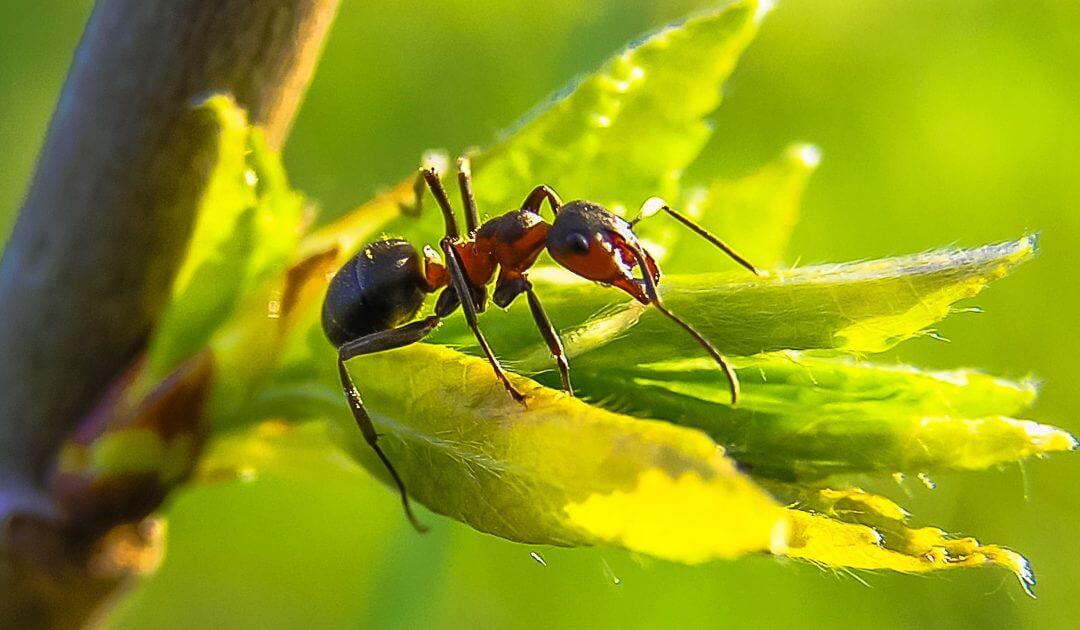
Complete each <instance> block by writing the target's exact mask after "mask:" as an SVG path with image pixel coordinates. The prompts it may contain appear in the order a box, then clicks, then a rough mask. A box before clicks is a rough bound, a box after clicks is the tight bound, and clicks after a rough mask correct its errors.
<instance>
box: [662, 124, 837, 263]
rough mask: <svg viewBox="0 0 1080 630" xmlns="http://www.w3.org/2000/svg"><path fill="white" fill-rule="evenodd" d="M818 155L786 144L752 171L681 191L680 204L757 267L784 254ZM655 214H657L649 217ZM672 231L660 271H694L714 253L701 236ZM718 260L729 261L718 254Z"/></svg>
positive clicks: (808, 148)
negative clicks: (776, 155) (777, 154)
mask: <svg viewBox="0 0 1080 630" xmlns="http://www.w3.org/2000/svg"><path fill="white" fill-rule="evenodd" d="M820 161H821V152H820V150H819V149H818V148H817V147H815V146H813V145H810V144H794V145H791V146H789V147H788V148H786V149H785V150H784V152H783V153H782V154H781V155H780V157H779V158H778V159H776V160H775V161H774V162H772V163H770V164H766V165H765V166H764V167H762V168H761V169H760V170H758V171H757V172H756V173H753V174H751V175H748V176H746V177H743V178H741V179H737V180H733V181H729V180H716V181H714V182H712V183H711V184H709V185H708V186H705V187H700V188H691V189H690V190H688V191H687V192H686V193H685V194H684V195H683V208H682V210H683V211H684V213H685V214H687V215H688V216H690V217H691V218H693V219H694V220H696V221H697V222H698V223H699V224H700V225H701V226H702V227H704V228H705V229H706V230H708V231H709V232H712V233H713V234H715V235H717V236H719V237H720V238H721V239H722V240H723V241H724V242H726V243H727V244H728V245H730V246H732V247H733V248H734V249H735V251H737V252H739V254H741V255H742V256H743V257H744V258H746V259H747V260H749V261H750V262H752V263H753V264H754V265H755V266H757V267H758V268H761V269H771V268H773V267H776V266H777V265H778V264H779V263H780V262H781V261H782V259H783V255H784V250H785V249H786V248H787V244H788V240H789V239H790V238H791V232H792V230H794V228H795V222H796V220H797V219H798V217H799V202H800V201H802V194H803V190H805V188H806V184H807V182H808V181H809V180H810V176H811V175H812V174H813V173H814V170H815V169H816V168H817V165H818V163H819V162H820ZM658 220H662V219H653V221H658ZM651 229H652V228H651V227H650V226H649V224H642V228H641V232H642V234H644V235H645V236H646V238H648V237H649V234H650V230H651ZM677 234H678V239H677V240H676V241H675V243H677V245H678V246H677V247H672V246H669V247H668V249H670V250H671V253H670V255H668V256H666V257H665V258H664V271H667V272H669V273H689V272H697V271H699V270H700V268H701V261H703V260H714V259H716V255H717V252H716V249H715V248H713V246H712V245H710V244H709V243H708V242H707V241H705V240H704V239H701V238H698V237H697V236H695V235H694V234H693V233H691V232H689V231H688V230H681V231H679V232H677ZM650 240H653V239H651V238H650ZM717 266H718V267H720V266H724V267H728V266H731V263H729V262H727V261H724V260H722V259H721V260H717Z"/></svg>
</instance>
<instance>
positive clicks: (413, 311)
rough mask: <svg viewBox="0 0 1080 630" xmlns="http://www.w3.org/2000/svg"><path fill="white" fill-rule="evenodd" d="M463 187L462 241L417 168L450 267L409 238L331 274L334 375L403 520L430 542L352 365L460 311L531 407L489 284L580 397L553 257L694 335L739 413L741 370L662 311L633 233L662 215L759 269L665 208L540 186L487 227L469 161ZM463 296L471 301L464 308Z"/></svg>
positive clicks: (653, 276)
mask: <svg viewBox="0 0 1080 630" xmlns="http://www.w3.org/2000/svg"><path fill="white" fill-rule="evenodd" d="M458 183H459V188H460V189H461V198H462V203H463V205H464V206H465V220H466V228H467V233H466V234H465V235H464V236H463V235H462V234H461V233H460V231H459V230H458V225H457V220H456V218H455V216H454V211H453V208H452V207H451V205H450V201H449V199H448V197H447V195H446V190H445V188H444V187H443V184H442V181H441V180H440V179H439V175H438V173H436V172H435V170H434V169H430V168H428V169H420V172H419V174H418V175H417V180H416V185H415V187H414V189H415V192H416V207H415V211H417V212H418V211H419V209H420V206H421V200H422V199H423V193H424V188H425V186H426V187H427V188H429V189H430V190H431V193H432V196H433V197H434V198H435V200H436V201H437V202H438V204H439V207H440V209H441V210H442V214H443V219H444V221H445V224H446V235H445V237H444V238H443V239H442V240H441V241H440V243H439V245H440V248H441V250H442V260H440V258H439V255H438V254H436V253H435V251H434V250H433V249H431V248H430V247H425V248H424V253H423V255H421V254H420V253H419V252H417V250H416V248H415V247H413V246H412V245H411V244H409V243H408V242H406V241H404V240H401V239H397V238H387V239H382V240H379V241H376V242H374V243H371V244H369V245H367V246H366V247H364V248H363V249H361V250H360V252H359V253H358V254H356V255H355V256H354V257H352V258H351V259H349V261H347V262H346V263H345V265H344V266H343V267H342V268H341V269H340V270H339V271H338V272H337V273H336V274H335V275H334V277H333V278H332V279H331V281H330V285H329V287H328V289H327V293H326V299H325V301H324V302H323V311H322V325H323V330H324V332H325V333H326V336H327V338H328V339H329V340H330V342H331V343H333V344H334V345H335V346H336V347H337V348H338V374H339V376H340V378H341V385H342V388H343V390H344V393H345V396H346V398H347V400H348V402H349V408H350V410H351V411H352V414H353V417H354V418H355V420H356V423H357V425H358V426H359V427H360V431H361V433H362V434H363V436H364V439H365V440H366V441H367V443H368V444H369V445H370V446H371V448H372V449H373V450H374V451H375V453H376V455H378V457H379V459H380V460H381V461H382V462H383V464H384V465H385V466H386V469H387V471H388V472H389V473H390V476H391V478H392V479H393V481H394V483H395V485H396V486H397V489H398V491H399V493H400V494H401V501H402V505H403V506H404V508H405V513H406V516H408V518H409V521H410V522H411V523H412V524H413V526H414V527H416V529H418V530H420V531H424V527H423V526H422V525H420V523H419V522H418V521H417V520H416V518H415V516H414V515H413V513H412V509H411V508H410V506H409V499H408V494H407V492H406V490H405V484H404V482H402V480H401V478H400V477H399V476H398V473H397V471H396V470H395V469H394V466H393V465H392V464H391V463H390V460H389V459H388V458H387V457H386V455H385V454H384V453H383V451H382V449H381V448H379V445H378V434H377V433H376V432H375V427H374V425H373V424H372V421H371V417H370V416H369V415H368V413H367V410H366V409H365V408H364V404H363V400H362V399H361V398H360V393H359V392H358V391H357V389H356V386H355V385H354V384H353V382H352V379H351V377H350V376H349V373H348V371H347V370H346V369H345V362H346V361H348V360H349V359H351V358H353V357H357V356H360V355H364V354H371V353H374V352H381V351H383V350H390V349H392V348H400V347H402V346H406V345H409V344H412V343H416V342H418V341H420V340H422V339H423V338H424V337H426V336H427V335H428V334H430V333H431V332H432V331H433V330H434V329H435V328H436V327H437V326H438V324H439V322H440V321H441V320H442V319H443V318H444V317H447V316H449V315H450V314H452V313H453V312H454V311H456V310H457V309H458V307H461V310H462V312H463V313H464V315H465V320H466V323H468V325H469V328H470V329H471V330H472V332H473V334H474V335H475V337H476V340H477V342H478V343H479V345H480V348H481V349H482V350H483V352H484V354H485V355H486V357H487V359H488V362H489V363H491V366H492V368H493V369H494V371H495V376H496V377H497V378H498V379H499V380H500V381H502V384H503V386H504V387H506V391H507V392H508V393H509V394H510V396H512V397H513V398H514V399H515V400H517V401H519V402H522V403H524V401H525V397H524V396H523V395H522V394H521V393H520V392H518V391H517V389H516V388H515V387H514V386H513V384H512V383H511V382H510V379H509V378H507V376H506V372H505V370H504V369H503V367H502V365H501V364H500V363H499V360H498V359H497V358H496V357H495V354H494V353H493V352H492V350H491V347H490V346H489V345H488V343H487V340H486V339H485V338H484V335H483V333H482V332H481V331H480V328H479V325H478V323H477V315H478V314H479V313H482V312H483V311H484V309H485V307H486V306H487V300H488V295H487V285H489V284H491V283H492V281H494V282H495V288H494V291H493V293H492V296H491V299H492V301H493V302H494V303H495V305H496V306H499V307H500V308H506V307H508V306H509V305H510V304H511V303H512V302H513V301H514V300H515V299H517V297H518V296H520V295H521V294H523V293H524V294H525V296H526V299H527V300H528V303H529V310H530V311H531V312H532V316H533V319H534V320H535V322H536V325H537V328H539V330H540V334H541V336H542V337H543V338H544V341H545V343H546V344H547V346H548V348H549V349H550V351H551V355H552V357H553V358H554V359H555V363H556V365H557V367H558V369H559V375H560V377H561V380H562V389H563V390H564V391H565V392H566V393H568V394H570V395H573V391H572V389H571V385H570V366H569V363H568V362H567V359H566V355H565V352H564V351H563V344H562V341H561V340H560V338H559V334H558V332H557V331H556V329H555V327H554V326H553V325H552V323H551V321H550V320H549V319H548V316H547V314H546V313H545V312H544V309H543V306H542V305H541V304H540V299H539V297H537V295H536V292H535V291H534V290H533V286H532V283H530V282H529V279H528V271H529V269H530V268H532V266H533V265H534V264H535V263H536V260H537V258H539V256H540V254H541V253H543V251H544V250H545V249H546V250H547V251H548V253H549V254H550V255H551V257H552V258H553V259H554V260H555V261H556V262H557V263H559V264H560V265H562V266H563V267H566V268H567V269H569V270H570V271H572V272H573V273H575V274H577V275H579V276H581V277H583V278H586V279H588V280H592V281H595V282H599V283H601V284H604V285H608V286H614V287H617V288H619V289H622V290H623V291H625V292H626V293H628V294H630V295H631V296H632V297H634V298H635V299H636V300H638V301H639V302H641V303H642V304H651V305H652V306H654V307H655V308H656V309H657V310H658V311H660V312H661V313H662V314H663V315H664V316H665V317H667V318H668V319H671V320H672V321H673V322H675V323H676V324H677V325H678V326H679V327H681V328H682V329H683V330H685V331H686V332H687V333H688V334H690V335H691V336H692V337H693V338H694V339H695V340H696V341H697V342H698V343H699V344H700V345H701V346H702V348H703V349H704V350H705V351H706V352H707V353H708V354H709V355H710V356H711V357H712V358H713V359H714V360H715V361H716V363H717V364H718V365H719V366H720V368H721V369H722V370H723V371H724V373H725V375H726V377H727V380H728V384H729V387H730V390H731V402H732V404H735V402H736V399H737V397H738V391H739V387H738V380H737V379H736V377H735V373H734V371H732V369H731V368H730V366H729V365H728V364H727V362H726V361H725V360H724V357H723V356H722V355H721V354H720V352H719V351H717V350H716V348H714V347H713V345H712V344H711V343H710V342H709V341H708V340H707V339H705V338H704V337H703V336H702V335H701V334H700V333H699V332H698V331H697V330H695V329H694V328H693V327H692V326H691V325H690V324H688V323H687V322H685V321H683V320H682V319H680V318H679V317H677V316H676V315H675V314H673V313H672V312H671V311H669V310H668V309H667V308H666V307H665V306H664V304H663V302H662V301H661V300H660V294H659V292H658V291H657V288H656V285H657V284H658V283H659V282H660V269H659V267H658V266H657V264H656V261H655V260H653V258H652V256H650V255H649V253H648V252H647V251H646V250H645V248H644V247H643V246H642V245H641V243H640V242H639V241H638V238H637V235H636V234H634V231H633V228H634V226H635V225H636V224H637V223H638V222H639V221H641V220H642V219H645V218H648V217H649V216H652V215H653V214H656V213H657V212H659V211H661V210H662V211H664V212H666V213H668V214H669V215H671V216H672V217H673V218H675V219H676V220H677V221H679V222H680V223H682V224H683V225H685V226H687V227H688V228H690V229H691V230H693V231H694V232H696V233H697V234H698V235H699V236H701V237H703V238H705V239H706V240H708V241H709V242H711V243H713V244H714V245H716V246H717V247H718V248H720V249H721V250H723V251H724V252H725V253H727V254H728V255H729V256H731V257H732V258H733V259H734V260H735V261H736V262H738V263H739V264H740V265H742V266H744V267H746V268H747V269H749V270H750V271H752V272H754V273H757V270H756V269H755V268H754V267H753V265H751V264H750V263H749V262H747V261H746V260H745V259H744V258H742V257H741V256H739V255H738V254H736V253H735V252H734V251H732V250H731V248H730V247H728V246H727V245H726V244H724V243H723V242H722V241H721V240H720V239H718V238H716V237H715V236H713V235H712V234H710V233H709V232H707V231H706V230H705V229H703V228H702V227H700V226H698V225H697V224H696V223H694V222H693V221H691V220H690V219H689V218H687V217H686V216H684V215H682V214H680V213H678V212H676V211H675V210H673V209H671V208H669V207H668V206H666V205H663V204H662V202H661V203H658V204H652V205H650V203H649V202H647V203H646V206H645V207H643V209H642V212H641V214H640V215H639V216H638V217H637V218H636V219H634V220H633V221H626V220H624V219H622V218H620V217H619V216H617V215H615V214H614V213H612V212H610V211H609V210H607V209H605V208H603V207H602V206H600V205H598V204H595V203H592V202H589V201H571V202H569V203H566V204H565V205H564V204H563V203H562V201H561V200H560V199H559V196H558V195H557V194H555V192H554V191H553V190H552V189H550V188H548V187H547V186H537V187H536V188H535V189H533V191H532V192H531V193H530V194H529V196H528V197H526V198H525V201H524V202H523V203H522V205H521V208H520V209H518V210H512V211H510V212H507V213H506V214H503V215H501V216H497V217H495V218H492V219H489V220H488V221H486V222H484V223H483V224H481V223H480V219H479V213H478V211H477V208H476V201H475V198H474V197H473V191H472V177H471V174H470V172H469V162H468V160H467V159H466V158H461V159H460V160H458ZM544 201H547V202H548V205H549V206H550V207H551V211H552V214H553V215H554V221H552V223H550V224H549V223H547V222H546V221H544V219H543V217H541V215H540V210H541V206H542V204H543V203H544ZM496 272H497V273H498V275H497V276H496ZM440 290H441V293H440V294H439V297H438V299H437V301H436V303H435V313H434V314H433V315H431V316H428V317H425V318H423V319H419V320H417V319H416V316H417V315H418V314H419V312H420V309H421V308H422V307H423V304H424V298H425V296H426V295H427V294H430V293H434V292H436V291H440ZM461 296H468V299H462V298H461ZM414 320H415V321H414Z"/></svg>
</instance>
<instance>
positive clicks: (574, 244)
mask: <svg viewBox="0 0 1080 630" xmlns="http://www.w3.org/2000/svg"><path fill="white" fill-rule="evenodd" d="M547 249H548V252H549V253H550V254H551V257H552V258H554V259H555V262H557V263H559V264H560V265H562V266H563V267H566V268H567V269H569V270H570V271H572V272H574V273H576V274H577V275H579V276H581V277H582V278H586V279H588V280H593V281H596V282H601V283H604V284H610V285H612V286H615V287H618V288H620V289H622V290H623V291H626V292H627V293H629V294H630V295H631V296H633V297H634V298H636V299H637V300H638V301H639V302H641V303H642V304H648V303H649V302H650V299H649V296H648V294H647V293H646V290H645V285H644V282H643V281H642V280H641V279H640V278H639V277H637V276H636V275H635V273H634V271H635V267H638V266H639V265H638V258H637V257H636V256H635V252H637V253H638V254H640V256H641V259H642V260H644V261H645V266H646V267H648V269H647V270H645V269H643V270H642V271H641V272H642V273H648V274H650V275H651V276H652V278H653V281H654V282H659V280H660V270H659V269H658V268H657V266H656V262H655V261H654V260H653V259H652V257H651V256H649V254H648V253H647V252H646V251H645V249H644V248H643V247H642V246H641V244H640V243H639V242H638V238H637V235H635V234H634V231H633V229H632V228H631V226H630V224H629V223H628V222H627V221H625V220H623V219H622V218H620V217H618V216H617V215H615V214H614V213H612V212H611V211H610V210H607V209H606V208H604V207H602V206H600V205H597V204H595V203H592V202H590V201H571V202H569V203H567V204H565V205H564V206H562V207H561V208H559V213H558V214H557V215H556V216H555V222H554V223H553V224H552V226H551V230H550V231H549V232H548V235H547Z"/></svg>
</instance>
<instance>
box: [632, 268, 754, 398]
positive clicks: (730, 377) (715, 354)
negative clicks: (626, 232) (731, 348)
mask: <svg viewBox="0 0 1080 630" xmlns="http://www.w3.org/2000/svg"><path fill="white" fill-rule="evenodd" d="M630 251H631V252H632V253H633V255H634V259H635V260H636V261H637V264H638V267H639V268H640V269H641V278H642V281H643V282H644V283H645V293H646V295H648V297H649V301H650V303H652V305H653V306H655V307H656V310H658V311H660V312H661V313H663V315H664V316H665V317H667V318H668V319H670V320H671V321H673V322H675V323H676V324H678V325H679V327H680V328H682V329H683V330H685V331H686V332H687V333H689V334H690V336H691V337H693V338H694V340H695V341H697V342H698V344H699V345H700V346H701V347H702V348H704V349H705V351H706V352H708V353H709V356H711V357H712V358H713V360H714V361H716V363H717V365H719V366H720V369H722V370H723V371H724V376H726V377H727V382H728V389H729V390H730V391H731V404H732V405H735V404H736V403H737V402H738V400H739V377H738V376H736V374H735V370H733V369H732V368H731V366H730V365H728V362H727V360H726V359H724V355H722V354H720V351H719V350H717V349H716V347H715V346H713V345H712V343H711V342H709V340H708V339H706V338H705V337H704V336H703V335H702V334H701V333H699V332H698V331H697V329H695V328H694V327H693V326H691V325H690V324H689V323H688V322H687V321H686V320H684V319H682V318H680V317H679V316H677V315H675V313H672V312H671V311H669V310H668V308H667V307H666V306H664V304H663V302H661V301H660V293H659V292H658V291H657V290H656V281H655V280H653V277H652V275H651V274H650V273H649V268H648V266H647V265H646V264H645V255H644V254H643V253H642V251H641V250H640V248H638V247H631V248H630Z"/></svg>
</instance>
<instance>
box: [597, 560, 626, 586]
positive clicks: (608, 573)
mask: <svg viewBox="0 0 1080 630" xmlns="http://www.w3.org/2000/svg"><path fill="white" fill-rule="evenodd" d="M600 562H601V563H602V564H603V567H604V576H605V577H606V578H607V579H609V580H611V583H612V584H614V585H615V586H621V585H622V580H621V579H620V578H619V576H617V575H615V572H614V571H612V570H611V565H610V564H608V561H607V558H600Z"/></svg>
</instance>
